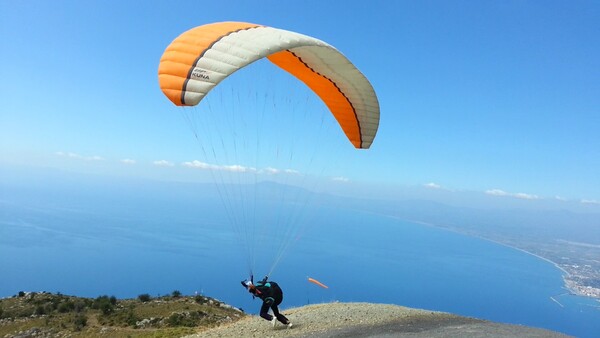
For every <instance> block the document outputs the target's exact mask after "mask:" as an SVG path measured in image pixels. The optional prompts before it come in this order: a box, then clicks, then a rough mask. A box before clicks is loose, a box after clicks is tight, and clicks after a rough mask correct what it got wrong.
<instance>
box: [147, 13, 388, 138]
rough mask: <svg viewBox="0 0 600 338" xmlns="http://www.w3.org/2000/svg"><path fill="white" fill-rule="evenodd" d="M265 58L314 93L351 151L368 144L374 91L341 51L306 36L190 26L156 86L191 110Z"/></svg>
mask: <svg viewBox="0 0 600 338" xmlns="http://www.w3.org/2000/svg"><path fill="white" fill-rule="evenodd" d="M264 57H267V58H268V59H269V60H270V61H271V62H273V63H274V64H276V65H277V66H279V67H280V68H282V69H284V70H286V71H287V72H289V73H290V74H292V75H294V76H295V77H296V78H298V79H299V80H301V81H302V82H304V83H305V84H306V85H307V86H308V87H309V88H310V89H311V90H312V91H313V92H315V94H316V95H318V96H319V97H320V98H321V100H323V102H324V103H325V105H327V107H328V108H329V110H330V111H331V113H332V114H333V115H334V116H335V118H336V120H337V122H338V123H339V125H340V127H341V128H342V130H343V131H344V133H345V134H346V136H347V137H348V139H349V140H350V142H351V143H352V144H353V145H354V146H355V147H356V148H364V149H367V148H369V147H370V146H371V143H372V142H373V139H374V138H375V134H376V133H377V128H378V126H379V102H378V100H377V96H376V95H375V91H374V90H373V87H372V86H371V84H370V82H369V81H368V80H367V78H366V77H365V76H364V75H363V74H362V73H361V72H360V71H359V70H358V69H357V68H356V67H355V66H354V65H353V64H352V63H351V62H350V61H349V60H348V59H347V58H346V57H345V56H344V55H343V54H342V53H340V52H339V51H338V50H337V49H335V48H334V47H333V46H331V45H329V44H328V43H326V42H323V41H321V40H318V39H315V38H313V37H310V36H306V35H302V34H299V33H295V32H290V31H286V30H282V29H277V28H272V27H265V26H261V25H256V24H251V23H245V22H218V23H213V24H208V25H203V26H199V27H196V28H193V29H191V30H189V31H187V32H185V33H183V34H181V35H180V36H179V37H177V38H176V39H175V40H173V42H172V43H171V44H170V45H169V46H168V47H167V49H166V50H165V52H164V54H163V56H162V57H161V60H160V65H159V68H158V78H159V84H160V88H161V90H162V91H163V93H164V94H165V95H166V96H167V97H168V98H169V100H171V101H172V102H173V103H174V104H175V105H178V106H194V105H197V104H198V103H199V102H200V101H201V100H202V99H203V98H204V96H206V94H208V92H209V91H210V90H211V89H212V88H214V87H215V86H217V85H218V84H219V83H220V82H221V81H222V80H223V79H225V78H226V77H227V76H229V75H231V74H233V73H234V72H236V71H237V70H239V69H241V68H243V67H245V66H247V65H249V64H251V63H252V62H254V61H256V60H259V59H262V58H264Z"/></svg>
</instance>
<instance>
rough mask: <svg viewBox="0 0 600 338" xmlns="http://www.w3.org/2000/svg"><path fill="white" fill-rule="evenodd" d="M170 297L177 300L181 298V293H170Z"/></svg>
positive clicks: (176, 291)
mask: <svg viewBox="0 0 600 338" xmlns="http://www.w3.org/2000/svg"><path fill="white" fill-rule="evenodd" d="M171 296H173V298H179V297H181V292H179V290H175V291H173V292H172V293H171Z"/></svg>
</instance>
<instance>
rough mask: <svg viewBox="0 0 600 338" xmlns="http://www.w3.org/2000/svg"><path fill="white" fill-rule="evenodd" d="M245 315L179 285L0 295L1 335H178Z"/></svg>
mask: <svg viewBox="0 0 600 338" xmlns="http://www.w3.org/2000/svg"><path fill="white" fill-rule="evenodd" d="M243 316H244V313H243V312H242V311H240V310H238V309H235V308H233V307H231V306H229V305H226V304H224V303H221V302H219V301H218V300H215V299H213V298H209V297H204V296H183V295H182V294H181V292H179V291H173V293H172V294H171V295H169V296H162V297H156V298H152V297H151V296H150V295H148V294H141V295H139V296H138V298H137V299H123V300H118V299H116V298H115V297H114V296H110V297H109V296H106V295H103V296H99V297H97V298H95V299H92V298H81V297H74V296H66V295H62V294H60V293H58V294H51V293H47V292H40V293H35V292H19V294H18V295H15V296H13V297H10V298H4V299H0V337H6V338H9V337H13V336H33V335H35V336H36V337H56V336H59V337H60V336H70V337H100V336H107V335H109V336H111V337H150V336H151V337H179V336H181V335H185V334H191V333H194V332H196V331H197V330H198V328H200V327H212V326H217V325H220V324H221V323H225V322H231V321H235V320H238V319H240V318H241V317H243Z"/></svg>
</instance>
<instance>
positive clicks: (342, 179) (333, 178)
mask: <svg viewBox="0 0 600 338" xmlns="http://www.w3.org/2000/svg"><path fill="white" fill-rule="evenodd" d="M331 180H333V181H336V182H349V181H350V179H349V178H347V177H342V176H337V177H332V178H331Z"/></svg>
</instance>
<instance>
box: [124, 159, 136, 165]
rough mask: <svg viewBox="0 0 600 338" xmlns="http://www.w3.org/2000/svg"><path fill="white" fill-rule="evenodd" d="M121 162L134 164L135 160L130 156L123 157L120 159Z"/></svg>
mask: <svg viewBox="0 0 600 338" xmlns="http://www.w3.org/2000/svg"><path fill="white" fill-rule="evenodd" d="M121 163H123V164H135V163H136V162H135V160H132V159H130V158H124V159H122V160H121Z"/></svg>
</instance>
